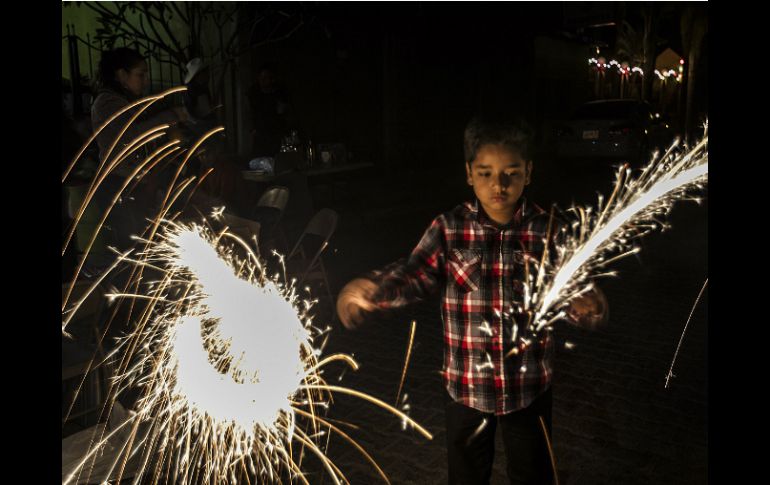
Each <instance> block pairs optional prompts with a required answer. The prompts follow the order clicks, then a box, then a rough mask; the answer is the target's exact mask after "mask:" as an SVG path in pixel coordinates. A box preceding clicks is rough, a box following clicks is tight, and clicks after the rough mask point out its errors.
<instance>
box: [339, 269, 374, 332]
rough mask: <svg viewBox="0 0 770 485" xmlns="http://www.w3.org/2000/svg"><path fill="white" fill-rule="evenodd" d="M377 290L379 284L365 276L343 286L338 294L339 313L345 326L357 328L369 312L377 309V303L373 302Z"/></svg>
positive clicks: (350, 328)
mask: <svg viewBox="0 0 770 485" xmlns="http://www.w3.org/2000/svg"><path fill="white" fill-rule="evenodd" d="M376 291H377V285H376V284H374V282H372V281H370V280H367V279H364V278H356V279H354V280H353V281H351V282H350V283H348V284H347V285H345V287H344V288H342V290H341V291H340V294H339V296H337V315H338V316H339V317H340V321H342V324H343V325H344V326H345V328H347V329H349V330H352V329H354V328H356V327H357V326H359V325H361V323H362V322H363V321H364V319H365V318H366V314H367V313H368V312H373V311H375V310H377V305H375V304H374V303H373V302H372V297H373V296H374V294H375V292H376Z"/></svg>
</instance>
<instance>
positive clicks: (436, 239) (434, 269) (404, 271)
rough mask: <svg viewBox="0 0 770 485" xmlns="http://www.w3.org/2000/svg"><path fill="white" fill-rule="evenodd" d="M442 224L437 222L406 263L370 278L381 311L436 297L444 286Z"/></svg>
mask: <svg viewBox="0 0 770 485" xmlns="http://www.w3.org/2000/svg"><path fill="white" fill-rule="evenodd" d="M444 228H445V223H444V220H443V218H442V217H441V216H439V217H438V218H436V219H435V220H434V221H433V222H432V223H431V225H430V227H429V228H428V229H427V230H426V231H425V234H424V235H423V236H422V239H420V242H419V243H418V244H417V247H416V248H415V249H414V250H413V251H412V254H411V255H410V256H409V258H408V259H407V260H401V261H398V262H395V263H392V264H390V265H388V266H386V267H385V268H383V269H382V270H380V271H375V272H373V273H371V274H370V279H371V280H372V281H374V282H375V283H376V284H377V285H378V287H379V290H378V291H377V293H376V294H375V296H374V298H373V299H374V301H375V303H377V305H378V306H379V307H380V308H382V309H391V308H399V307H402V306H405V305H408V304H411V303H415V302H418V301H421V300H424V299H426V298H428V297H429V296H431V295H433V294H435V293H436V292H437V291H438V289H439V288H440V287H441V285H442V283H443V282H444V280H445V278H446V275H445V260H446V258H445V255H446V237H445V232H444Z"/></svg>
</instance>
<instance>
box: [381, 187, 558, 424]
mask: <svg viewBox="0 0 770 485" xmlns="http://www.w3.org/2000/svg"><path fill="white" fill-rule="evenodd" d="M547 227H548V214H547V213H546V212H545V211H543V210H542V209H541V208H539V207H538V206H536V205H534V204H531V203H527V201H526V200H525V199H524V198H522V199H521V200H520V201H519V204H518V208H517V210H516V213H515V215H514V219H513V221H512V222H511V223H509V224H508V225H506V226H500V225H499V224H497V223H495V222H493V221H492V220H491V219H489V217H488V216H487V215H486V213H485V212H484V211H483V209H481V210H480V208H479V204H478V201H476V202H473V203H470V202H468V203H465V204H463V205H460V206H457V207H456V208H455V209H454V210H452V211H451V212H447V213H445V214H442V215H440V216H438V217H437V218H436V219H434V220H433V222H432V223H431V225H430V227H429V228H428V230H427V231H426V232H425V235H424V236H423V237H422V239H421V240H420V242H419V244H418V245H417V247H416V248H415V249H414V251H412V254H411V256H410V257H409V259H408V261H406V262H405V263H404V262H399V263H394V264H392V265H390V266H388V267H386V268H385V269H384V270H383V271H379V272H375V273H374V275H373V279H374V281H375V282H376V283H377V284H378V285H379V287H380V289H379V291H378V293H377V295H376V296H375V300H376V301H377V303H378V305H379V306H380V308H383V309H388V308H396V307H400V306H403V305H406V304H408V303H412V302H415V301H418V300H422V299H424V298H426V297H428V296H429V295H430V294H432V293H434V292H436V291H438V290H439V289H440V288H441V289H442V300H443V302H442V305H441V316H442V320H443V322H444V341H445V342H446V346H445V353H444V370H443V375H444V382H445V384H446V387H447V390H448V391H449V394H450V395H451V396H452V398H453V399H454V400H455V401H458V402H460V403H462V404H464V405H466V406H468V407H471V408H474V409H478V410H479V411H483V412H486V413H494V414H496V415H502V414H507V413H510V412H513V411H516V410H519V409H522V408H525V407H527V406H528V405H529V404H530V403H531V402H532V401H533V400H534V399H535V398H536V397H537V396H539V395H540V394H541V393H543V392H544V391H546V390H547V389H548V387H549V386H550V383H551V372H552V371H551V359H552V356H553V341H552V337H551V335H550V332H549V331H542V332H540V333H539V334H538V335H537V336H536V337H535V336H532V334H531V333H529V332H527V331H526V326H527V318H528V317H527V315H526V314H525V313H523V311H522V309H521V306H522V305H523V298H524V295H523V285H522V281H523V280H524V274H525V269H524V260H525V258H527V257H534V258H537V261H539V260H540V258H541V257H542V252H543V248H544V240H545V236H546V231H547ZM552 231H553V230H552ZM552 233H553V232H552ZM552 254H553V253H552ZM526 342H528V345H526ZM514 347H516V348H517V349H518V350H517V351H514V352H517V353H510V352H511V350H512V349H513V348H514Z"/></svg>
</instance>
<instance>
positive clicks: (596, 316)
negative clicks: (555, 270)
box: [567, 287, 610, 330]
mask: <svg viewBox="0 0 770 485" xmlns="http://www.w3.org/2000/svg"><path fill="white" fill-rule="evenodd" d="M609 313H610V312H609V305H608V304H607V297H605V296H604V293H603V292H602V291H601V290H600V289H599V288H596V287H594V289H593V290H591V291H589V292H587V293H585V294H583V295H580V296H578V297H577V298H573V299H572V300H571V301H570V302H569V307H568V308H567V314H568V316H569V318H570V320H571V323H573V324H575V325H578V326H580V327H583V328H586V329H588V330H596V329H597V328H599V327H603V326H604V325H606V324H607V322H608V321H609Z"/></svg>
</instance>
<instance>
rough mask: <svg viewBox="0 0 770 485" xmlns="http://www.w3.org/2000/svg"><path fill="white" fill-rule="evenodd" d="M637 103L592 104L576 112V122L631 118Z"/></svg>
mask: <svg viewBox="0 0 770 485" xmlns="http://www.w3.org/2000/svg"><path fill="white" fill-rule="evenodd" d="M637 106H638V104H637V103H623V102H620V103H591V104H584V105H583V106H581V107H580V108H578V109H577V111H575V115H574V116H573V119H576V120H616V119H627V118H631V117H632V116H633V113H634V109H635V108H636V107H637Z"/></svg>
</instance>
